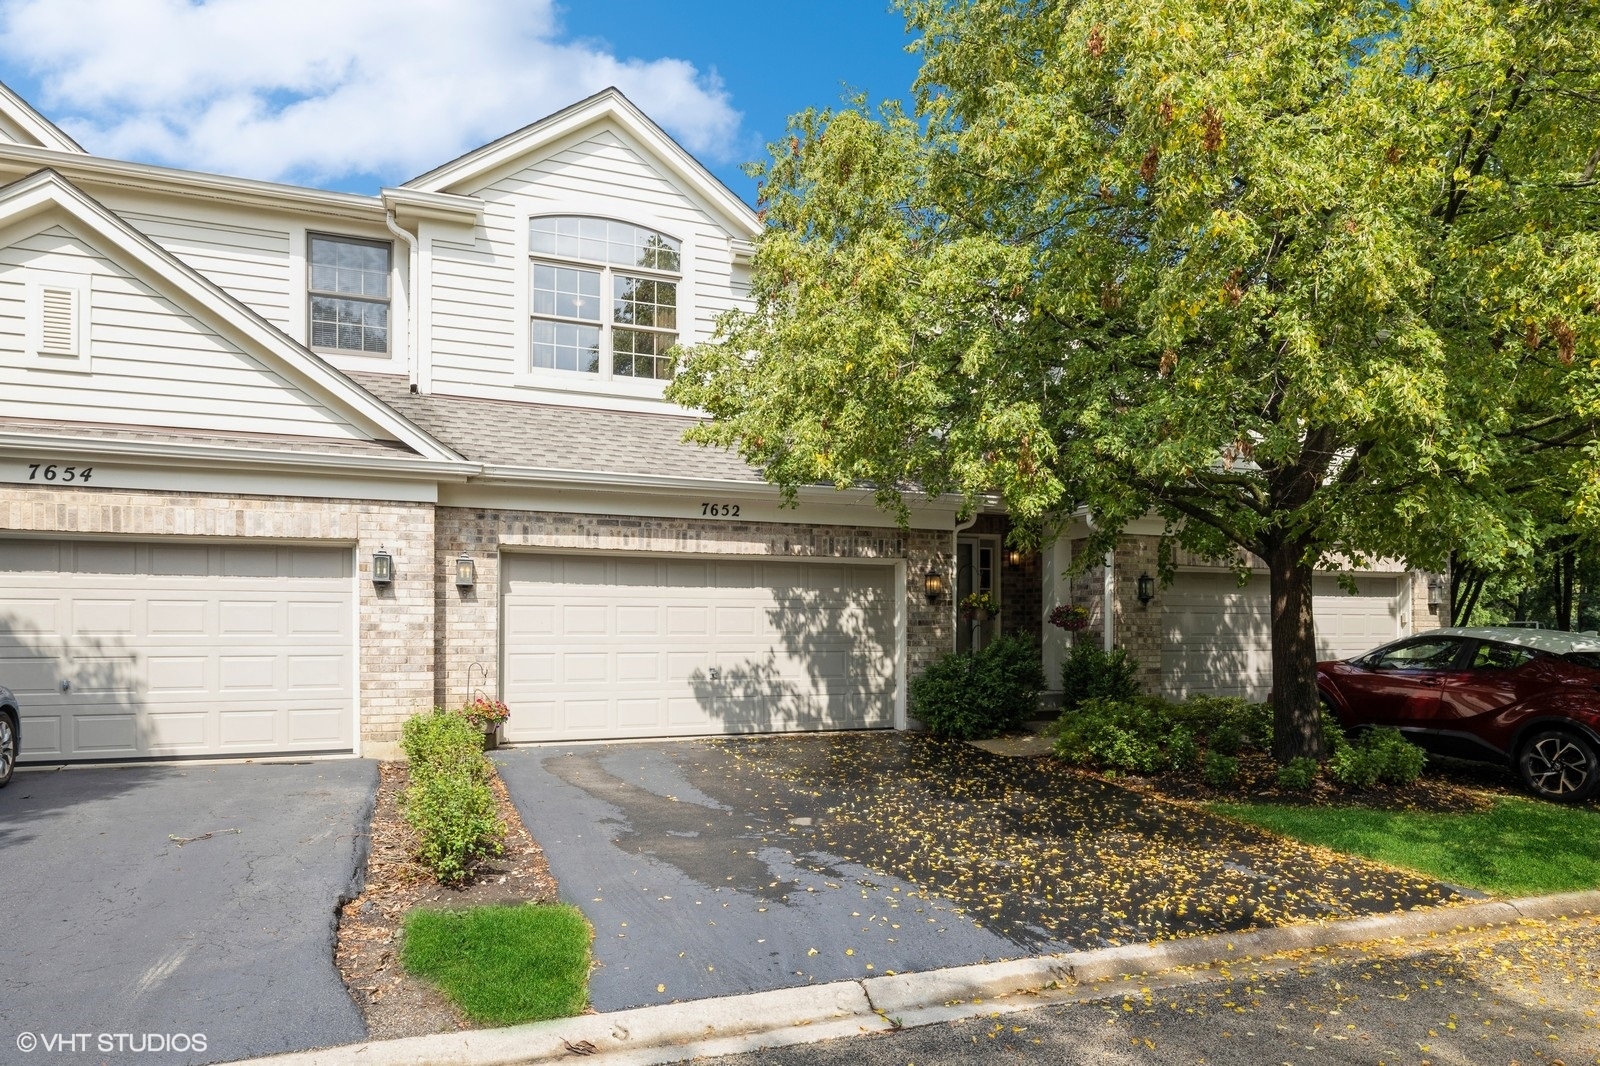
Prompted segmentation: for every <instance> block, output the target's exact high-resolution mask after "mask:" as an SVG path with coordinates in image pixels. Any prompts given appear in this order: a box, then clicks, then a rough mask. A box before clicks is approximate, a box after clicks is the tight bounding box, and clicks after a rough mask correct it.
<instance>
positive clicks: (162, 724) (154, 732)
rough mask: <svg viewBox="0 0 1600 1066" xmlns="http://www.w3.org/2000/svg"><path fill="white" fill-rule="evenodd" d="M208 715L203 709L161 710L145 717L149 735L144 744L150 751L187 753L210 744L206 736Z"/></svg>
mask: <svg viewBox="0 0 1600 1066" xmlns="http://www.w3.org/2000/svg"><path fill="white" fill-rule="evenodd" d="M209 721H210V716H209V715H207V714H206V713H205V712H204V711H188V712H180V711H163V712H160V713H156V714H150V715H147V716H146V717H145V723H146V728H148V730H149V735H148V736H147V737H146V738H145V744H146V746H147V747H148V748H149V749H150V750H151V751H152V752H159V753H172V754H188V753H189V752H191V751H203V750H205V749H206V748H208V747H210V746H211V743H210V739H209V738H208V737H207V736H206V726H207V724H208V723H209Z"/></svg>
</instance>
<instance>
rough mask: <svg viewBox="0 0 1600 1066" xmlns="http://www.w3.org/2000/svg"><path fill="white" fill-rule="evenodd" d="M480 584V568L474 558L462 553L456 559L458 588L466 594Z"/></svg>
mask: <svg viewBox="0 0 1600 1066" xmlns="http://www.w3.org/2000/svg"><path fill="white" fill-rule="evenodd" d="M477 583H478V567H477V564H475V563H474V562H473V561H472V556H470V555H468V554H467V553H466V552H462V553H461V554H460V555H459V556H457V557H456V588H458V589H461V590H462V591H463V592H465V591H466V590H467V589H470V588H472V586H474V585H476V584H477Z"/></svg>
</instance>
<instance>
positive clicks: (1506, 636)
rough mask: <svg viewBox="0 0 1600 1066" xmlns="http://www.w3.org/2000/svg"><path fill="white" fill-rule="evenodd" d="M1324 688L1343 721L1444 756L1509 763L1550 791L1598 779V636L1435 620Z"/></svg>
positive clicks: (1324, 677)
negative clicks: (1395, 734) (1446, 625)
mask: <svg viewBox="0 0 1600 1066" xmlns="http://www.w3.org/2000/svg"><path fill="white" fill-rule="evenodd" d="M1317 688H1318V689H1319V690H1320V691H1321V693H1322V701H1323V703H1324V705H1325V706H1327V707H1330V708H1332V710H1333V712H1334V714H1335V715H1337V716H1338V719H1339V721H1340V722H1341V723H1342V724H1343V725H1344V727H1345V728H1346V729H1357V728H1361V727H1364V726H1390V727H1393V728H1395V729H1399V730H1400V731H1402V732H1403V733H1405V734H1406V735H1407V736H1408V737H1409V738H1410V739H1412V740H1414V741H1416V742H1417V743H1418V744H1420V745H1422V746H1423V747H1425V748H1428V749H1430V750H1433V751H1437V752H1439V753H1440V754H1442V755H1454V756H1457V757H1460V758H1468V759H1482V760H1494V761H1499V762H1509V763H1511V764H1512V765H1513V766H1515V767H1516V768H1517V770H1518V771H1519V772H1520V773H1521V774H1522V780H1523V781H1524V782H1526V784H1527V786H1528V787H1529V788H1530V789H1532V790H1533V791H1534V792H1535V793H1537V794H1538V795H1540V796H1543V797H1544V798H1545V799H1552V800H1558V801H1560V802H1564V803H1577V802H1580V801H1582V800H1585V799H1588V798H1589V797H1590V796H1592V795H1594V794H1595V791H1596V788H1597V787H1600V636H1596V635H1595V634H1593V633H1562V632H1556V631H1553V630H1541V629H1515V628H1499V627H1490V628H1476V629H1435V630H1432V631H1431V632H1428V633H1423V634H1421V635H1419V636H1415V637H1407V638H1406V639H1405V640H1398V641H1395V642H1394V643H1393V644H1385V645H1384V646H1383V647H1381V648H1378V649H1377V650H1376V651H1369V652H1367V653H1366V654H1365V655H1361V656H1358V657H1356V658H1354V659H1346V660H1344V661H1342V662H1326V663H1318V664H1317Z"/></svg>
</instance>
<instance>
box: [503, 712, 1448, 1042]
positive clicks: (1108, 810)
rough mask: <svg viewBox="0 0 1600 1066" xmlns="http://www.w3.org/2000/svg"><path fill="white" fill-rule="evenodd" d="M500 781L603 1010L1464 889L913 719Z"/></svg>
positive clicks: (630, 750)
mask: <svg viewBox="0 0 1600 1066" xmlns="http://www.w3.org/2000/svg"><path fill="white" fill-rule="evenodd" d="M496 758H497V761H498V762H499V763H500V773H501V777H502V778H503V779H504V781H505V783H506V786H507V789H508V790H509V792H510V794H511V798H512V801H513V802H514V803H515V804H516V806H517V809H518V811H519V812H520V813H521V815H522V818H523V821H524V823H525V824H526V825H527V827H528V829H529V830H530V831H531V832H532V833H533V835H534V838H535V839H537V840H538V841H539V843H540V844H541V845H542V846H543V847H544V850H545V853H546V855H547V856H548V858H549V860H550V866H551V869H552V871H553V872H554V874H555V875H556V877H557V879H558V880H559V881H560V883H561V892H562V896H563V898H565V899H566V900H568V901H569V902H572V903H575V904H577V905H578V906H579V907H581V908H582V909H583V911H584V913H585V914H587V915H588V916H589V919H590V921H591V922H593V924H594V927H595V956H596V959H597V961H598V962H599V963H600V968H599V969H598V970H597V971H596V973H595V974H594V977H593V979H592V981H591V983H590V996H591V1000H592V1002H593V1004H594V1006H595V1007H596V1008H597V1009H599V1010H602V1011H606V1010H619V1009H623V1008H626V1007H634V1006H642V1005H646V1004H650V1003H661V1002H671V1001H673V1000H684V999H695V998H700V997H705V996H722V995H733V994H738V993H742V992H752V991H761V990H765V989H771V988H780V987H785V986H791V985H802V984H808V983H813V982H816V983H821V982H826V981H834V980H841V979H848V978H857V977H866V976H877V975H883V974H888V973H896V972H907V971H915V970H926V969H933V968H937V967H941V966H954V965H961V964H965V963H973V962H982V961H993V960H997V959H1006V958H1018V957H1022V956H1027V955H1033V954H1041V953H1051V952H1058V951H1068V950H1074V949H1078V948H1088V947H1099V946H1106V945H1111V944H1118V943H1126V942H1132V941H1144V940H1150V939H1155V938H1163V937H1170V936H1175V935H1183V934H1190V933H1201V932H1216V931H1224V930H1234V929H1248V928H1254V927H1257V926H1263V925H1273V924H1280V923H1284V922H1290V921H1296V920H1305V919H1311V918H1321V917H1340V916H1349V915H1354V914H1363V913H1377V912H1383V911H1390V910H1395V909H1397V908H1401V907H1408V906H1417V905H1425V904H1433V903H1439V902H1443V901H1446V900H1449V899H1452V898H1455V893H1454V892H1453V891H1452V890H1451V889H1450V888H1449V887H1448V886H1445V885H1440V884H1437V883H1433V882H1429V881H1425V880H1421V879H1418V878H1413V877H1409V876H1406V875H1402V874H1399V873H1396V872H1394V871H1392V870H1388V869H1385V868H1382V867H1378V866H1375V865H1372V864H1369V863H1365V862H1362V861H1359V860H1330V858H1329V857H1328V855H1327V854H1326V853H1321V852H1314V851H1312V850H1310V849H1308V848H1305V847H1302V846H1300V845H1297V844H1293V843H1290V842H1287V841H1282V840H1277V839H1275V838H1272V837H1268V836H1265V835H1264V834H1260V833H1257V832H1255V831H1253V830H1249V829H1246V828H1244V827H1241V826H1238V825H1236V824H1234V823H1231V822H1227V821H1224V820H1221V819H1216V818H1212V817H1210V816H1207V815H1203V814H1200V813H1196V812H1195V811H1193V810H1191V809H1188V808H1182V807H1177V806H1175V805H1170V804H1165V803H1160V802H1157V801H1153V800H1147V799H1145V798H1142V797H1141V796H1139V795H1138V794H1136V793H1133V792H1131V791H1129V790H1127V789H1123V788H1119V787H1116V786H1115V785H1109V784H1106V783H1104V782H1101V781H1098V780H1095V779H1093V778H1090V777H1086V776H1084V775H1081V774H1078V773H1075V772H1073V771H1071V770H1069V769H1067V768H1065V767H1063V766H1060V765H1059V764H1056V763H1054V762H1053V761H1051V760H1037V759H1014V758H1006V757H1004V756H1000V755H994V754H991V753H989V752H986V751H981V750H978V749H976V748H974V747H972V746H971V745H967V744H961V743H956V742H951V741H942V740H938V739H935V738H932V737H928V736H924V735H919V734H908V733H889V732H877V733H833V734H807V735H798V736H782V737H739V738H728V739H716V740H698V741H671V742H657V743H642V744H615V745H586V746H579V745H571V746H561V747H541V748H526V749H520V750H512V751H503V752H500V753H498V754H497V756H496Z"/></svg>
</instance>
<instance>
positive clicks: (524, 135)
mask: <svg viewBox="0 0 1600 1066" xmlns="http://www.w3.org/2000/svg"><path fill="white" fill-rule="evenodd" d="M602 121H610V122H611V123H614V124H615V125H616V126H618V127H619V128H621V129H622V130H623V132H625V133H627V134H628V136H630V137H632V138H633V139H634V140H635V141H637V142H639V143H640V144H641V145H643V146H644V147H645V148H647V149H648V150H649V151H650V152H651V154H652V155H653V157H654V158H655V159H656V160H657V161H658V162H660V163H661V164H662V165H663V166H665V167H666V168H667V169H668V170H669V171H670V172H671V173H672V175H673V176H674V177H676V178H677V179H678V180H679V181H681V182H683V183H684V185H685V186H687V187H688V188H689V189H690V190H691V191H693V192H694V193H695V194H696V195H697V196H699V197H700V199H701V200H703V201H704V202H706V203H707V204H709V205H710V206H712V207H714V208H715V209H717V210H718V211H719V212H720V213H721V214H722V215H723V216H724V217H725V218H726V219H727V220H728V221H729V222H730V223H732V224H733V226H734V227H735V228H736V229H743V230H745V231H746V233H747V235H748V236H749V237H752V238H753V237H755V236H757V235H758V234H759V233H760V232H761V219H760V218H759V217H758V216H757V215H756V213H755V211H753V210H751V208H750V206H749V205H748V204H746V203H745V202H744V201H743V200H741V199H740V198H739V197H738V196H737V195H736V194H735V193H734V192H733V190H732V189H729V188H728V187H727V186H726V185H724V184H723V183H722V182H721V181H719V180H718V179H717V177H716V175H714V174H712V173H711V171H709V170H707V169H706V168H705V167H704V166H703V165H702V164H701V162H700V161H699V160H698V159H696V158H695V157H694V156H692V155H690V154H689V152H688V151H686V150H685V149H684V147H683V146H682V145H681V144H679V143H678V142H677V141H675V140H673V138H672V136H671V135H670V134H668V133H667V132H666V131H665V130H663V129H662V128H661V127H660V126H658V125H656V124H655V122H653V121H652V120H651V119H650V117H649V116H648V115H646V114H645V113H644V112H643V111H640V110H639V109H638V107H636V106H634V103H633V101H631V100H629V99H628V98H627V97H626V96H624V95H622V91H621V90H620V89H617V88H615V87H612V88H606V89H601V90H600V91H599V92H597V93H595V94H594V95H593V96H590V97H587V98H585V99H583V100H579V101H578V102H577V103H575V104H572V105H570V106H568V107H564V108H562V109H561V110H560V111H557V112H556V113H555V114H553V115H549V116H547V117H545V118H542V119H540V120H539V121H537V122H534V123H532V124H530V125H527V126H524V127H522V128H521V129H520V130H516V131H514V132H512V133H508V134H506V135H505V136H504V137H501V138H499V139H498V140H494V141H490V142H489V143H488V144H486V145H484V146H483V147H481V148H476V149H473V150H472V151H470V152H468V153H467V154H466V155H463V156H458V157H457V158H455V159H452V160H451V161H450V162H448V163H445V164H444V165H443V166H439V167H435V168H434V169H432V170H430V171H428V172H427V173H426V174H421V175H418V176H417V177H415V178H412V179H411V180H410V181H408V182H406V183H405V184H403V185H401V186H400V188H402V189H414V190H418V191H422V192H461V191H463V188H464V187H465V186H468V185H470V184H471V183H472V182H473V181H474V180H475V179H479V178H482V177H483V176H485V175H487V174H489V173H491V172H492V171H495V170H497V169H499V168H501V167H503V166H505V165H506V164H508V163H511V162H513V161H515V160H517V159H519V158H521V157H523V156H527V155H532V154H534V153H536V152H538V151H539V150H540V149H542V148H544V147H546V146H547V145H550V144H552V143H553V142H555V141H558V140H560V139H561V138H563V137H566V136H568V135H569V134H572V133H574V132H576V131H578V130H580V129H582V128H584V127H586V126H591V125H594V124H596V123H598V122H602Z"/></svg>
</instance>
